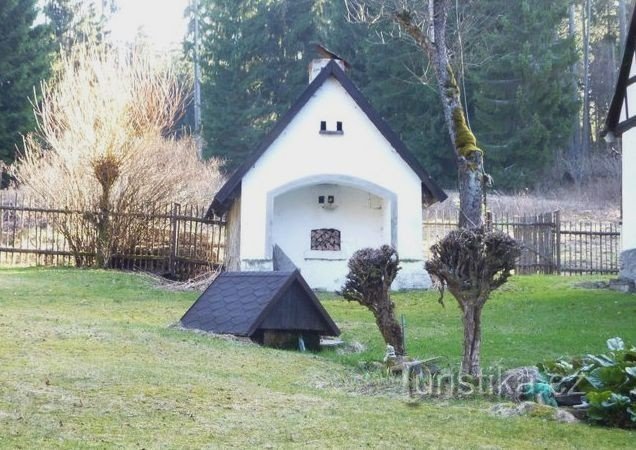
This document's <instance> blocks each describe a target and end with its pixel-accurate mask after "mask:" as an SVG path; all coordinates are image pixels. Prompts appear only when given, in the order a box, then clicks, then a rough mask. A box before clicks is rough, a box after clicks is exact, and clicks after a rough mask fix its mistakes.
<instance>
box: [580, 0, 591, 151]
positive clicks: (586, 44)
mask: <svg viewBox="0 0 636 450" xmlns="http://www.w3.org/2000/svg"><path fill="white" fill-rule="evenodd" d="M591 13H592V3H591V0H585V12H584V14H583V132H582V136H581V155H580V156H581V157H583V158H585V157H586V156H587V155H588V153H589V148H590V28H591V27H590V25H591V19H592V17H591Z"/></svg>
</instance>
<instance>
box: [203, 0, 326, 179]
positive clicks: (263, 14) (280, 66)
mask: <svg viewBox="0 0 636 450" xmlns="http://www.w3.org/2000/svg"><path fill="white" fill-rule="evenodd" d="M326 3H327V2H326V1H325V0H294V1H291V0H275V1H262V0H261V1H259V0H202V1H201V2H200V5H199V10H200V11H199V14H200V18H201V20H200V27H201V36H202V42H201V52H200V53H201V69H202V72H203V84H202V109H203V112H202V133H203V138H204V141H205V148H204V155H205V156H220V157H222V158H225V159H226V160H227V164H226V170H231V169H233V168H235V167H236V166H237V165H239V164H240V163H242V162H243V161H244V160H245V158H246V156H247V155H248V154H249V153H250V152H251V151H252V150H253V149H254V147H255V146H256V145H257V144H258V142H259V141H260V140H261V139H262V137H263V136H264V134H265V133H266V131H267V130H269V129H270V128H271V127H272V126H273V124H274V123H275V122H276V120H277V119H278V118H279V117H280V116H281V114H283V113H285V111H287V109H288V108H289V107H290V106H291V104H292V102H293V101H294V100H295V99H296V98H297V97H298V96H299V95H300V93H301V92H302V90H303V89H304V88H305V86H306V84H307V74H306V70H305V69H306V67H307V64H308V63H309V61H310V60H311V59H312V58H313V57H314V53H313V50H312V44H313V43H314V42H316V41H318V40H320V28H321V26H323V25H324V23H322V22H321V20H322V18H323V8H324V6H325V4H326Z"/></svg>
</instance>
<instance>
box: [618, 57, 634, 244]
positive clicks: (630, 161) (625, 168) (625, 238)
mask: <svg viewBox="0 0 636 450" xmlns="http://www.w3.org/2000/svg"><path fill="white" fill-rule="evenodd" d="M633 76H636V60H632V66H631V70H630V78H631V77H633ZM626 95H627V104H628V105H629V109H630V117H631V116H633V115H634V108H636V85H634V84H632V85H630V86H628V87H627V89H626ZM625 119H626V114H625V106H624V105H623V110H622V111H621V120H625ZM622 147H623V149H622V150H623V156H622V180H623V181H622V198H623V224H622V232H621V245H622V250H623V251H626V250H631V249H636V207H635V206H634V205H635V204H636V128H630V129H629V130H627V131H625V132H624V133H623V135H622Z"/></svg>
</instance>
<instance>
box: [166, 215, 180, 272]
mask: <svg viewBox="0 0 636 450" xmlns="http://www.w3.org/2000/svg"><path fill="white" fill-rule="evenodd" d="M180 213H181V205H180V204H179V203H173V205H172V213H171V214H170V255H169V257H168V258H169V259H168V266H169V268H170V275H171V276H173V277H174V276H176V275H177V252H178V251H179V219H178V216H179V214H180Z"/></svg>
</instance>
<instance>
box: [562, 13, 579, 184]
mask: <svg viewBox="0 0 636 450" xmlns="http://www.w3.org/2000/svg"><path fill="white" fill-rule="evenodd" d="M568 34H569V35H570V37H571V38H572V39H575V38H576V9H575V5H574V3H572V4H571V5H570V6H569V7H568ZM578 77H579V67H578V63H577V62H574V63H573V64H572V84H573V85H574V87H575V89H574V100H575V101H576V102H577V104H578V103H579V89H578V85H579V79H578ZM580 151H581V115H580V110H577V112H576V115H575V117H574V121H573V123H572V139H571V141H570V145H569V149H568V152H567V156H566V160H567V162H568V163H569V165H570V172H571V173H570V175H571V176H572V177H573V179H574V180H575V181H576V182H577V183H578V180H579V170H578V165H577V164H575V162H576V161H579V159H580V158H579V153H580Z"/></svg>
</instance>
